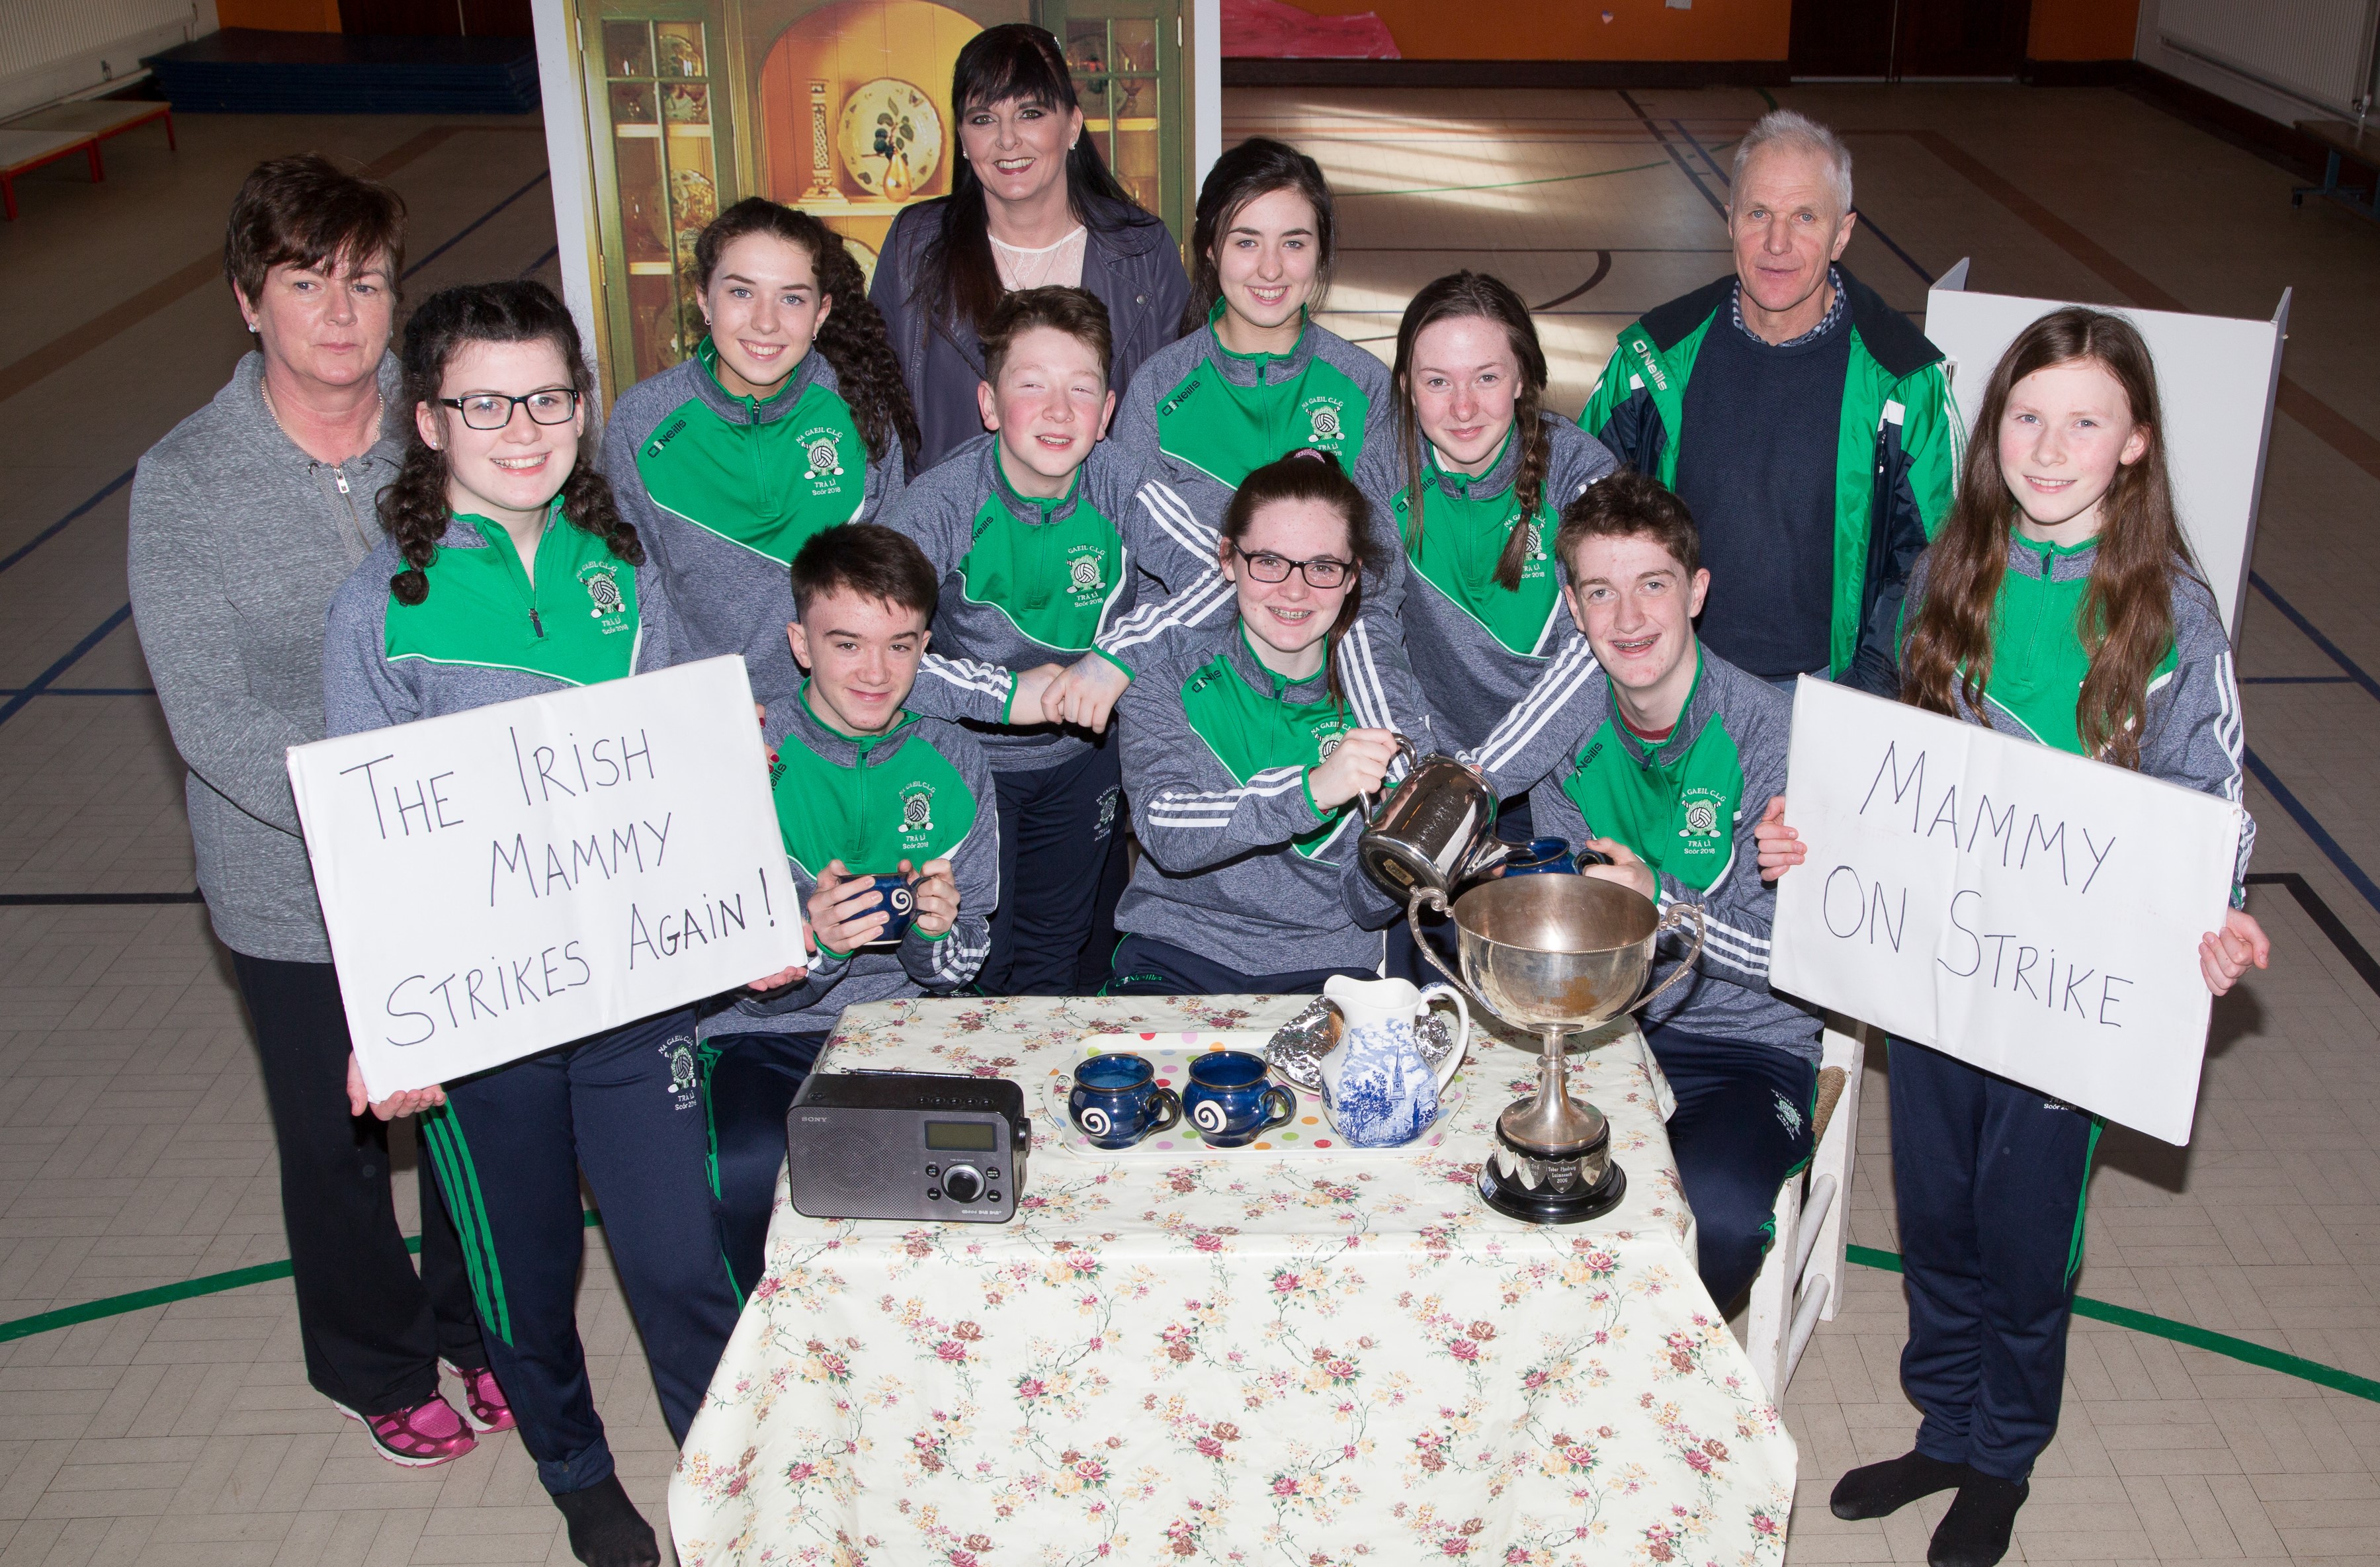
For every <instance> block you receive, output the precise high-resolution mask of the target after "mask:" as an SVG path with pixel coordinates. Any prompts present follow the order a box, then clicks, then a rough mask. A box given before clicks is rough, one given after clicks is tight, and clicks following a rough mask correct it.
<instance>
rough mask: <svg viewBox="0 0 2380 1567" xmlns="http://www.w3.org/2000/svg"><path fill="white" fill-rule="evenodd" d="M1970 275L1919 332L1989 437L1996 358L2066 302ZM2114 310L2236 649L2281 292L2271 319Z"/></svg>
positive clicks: (1936, 294) (2261, 481)
mask: <svg viewBox="0 0 2380 1567" xmlns="http://www.w3.org/2000/svg"><path fill="white" fill-rule="evenodd" d="M1966 279H1967V263H1966V262H1965V261H1961V262H1960V263H1959V264H1958V265H1957V266H1955V267H1953V268H1951V269H1950V271H1949V273H1947V274H1945V276H1944V277H1943V279H1942V281H1941V282H1939V283H1937V284H1936V285H1934V288H1933V291H1932V292H1931V293H1929V294H1928V295H1927V296H1926V297H1925V335H1926V336H1927V337H1928V338H1930V339H1932V340H1933V343H1934V346H1936V347H1937V348H1940V349H1941V350H1942V352H1943V354H1944V355H1945V356H1946V357H1947V358H1948V361H1949V362H1948V363H1947V364H1946V365H1945V367H1944V368H1945V369H1946V370H1948V371H1949V376H1950V392H1951V395H1952V396H1953V397H1955V398H1956V399H1957V401H1958V404H1959V419H1960V421H1961V423H1962V424H1963V425H1964V426H1965V427H1966V430H1967V432H1968V438H1969V439H1970V440H1973V441H1985V440H1989V439H1990V438H1991V435H1990V432H1989V431H1980V430H1977V429H1976V428H1975V413H1976V409H1977V407H1979V406H1980V405H1981V404H1982V402H1983V397H1984V386H1985V383H1987V382H1989V381H1990V380H1991V377H1992V370H1993V369H1994V367H1996V366H1997V365H1998V363H1999V360H2000V355H2001V354H2003V353H2005V352H2006V351H2007V349H2008V346H2009V345H2010V343H2012V342H2014V341H2015V340H2016V335H2017V334H2018V333H2020V332H2022V331H2023V330H2024V329H2025V328H2026V327H2028V326H2030V325H2032V324H2033V323H2034V322H2036V321H2039V320H2040V319H2041V318H2042V317H2043V316H2046V315H2047V314H2048V313H2049V312H2050V311H2052V310H2062V309H2064V308H2065V307H2066V305H2067V304H2068V303H2069V302H2070V301H2067V300H2063V299H2025V298H2017V297H2015V296H2012V295H2007V294H1977V293H1973V292H1970V291H1969V290H1968V289H1967V287H1966ZM2079 302H2081V303H2088V301H2079ZM2092 308H2093V309H2095V310H2113V309H2115V307H2112V306H2106V305H2094V306H2092ZM2117 313H2118V314H2120V315H2122V316H2123V317H2124V318H2125V319H2127V320H2129V321H2130V322H2132V324H2133V325H2135V326H2137V327H2139V328H2140V330H2141V335H2142V336H2143V338H2145V339H2146V340H2147V342H2148V346H2149V352H2150V354H2151V355H2152V356H2154V357H2155V359H2156V368H2157V396H2158V398H2159V399H2160V400H2161V401H2162V402H2163V403H2164V405H2165V421H2166V431H2165V450H2166V462H2167V464H2168V468H2170V470H2171V472H2172V475H2173V492H2174V504H2175V505H2176V507H2177V508H2178V509H2179V510H2180V514H2181V527H2182V531H2183V532H2184V533H2185V534H2186V535H2188V537H2189V539H2190V547H2191V549H2192V552H2193V553H2196V554H2197V556H2198V564H2199V565H2200V566H2201V567H2202V568H2203V569H2204V571H2205V573H2206V577H2207V585H2208V586H2209V587H2211V588H2213V589H2215V601H2216V604H2217V605H2219V606H2220V607H2221V608H2222V611H2223V629H2224V630H2225V631H2227V632H2228V633H2230V636H2231V641H2232V645H2233V646H2235V647H2236V646H2238V645H2239V641H2240V608H2241V606H2242V604H2243V603H2244V602H2245V600H2246V596H2247V591H2248V561H2249V556H2250V553H2252V552H2253V549H2254V547H2255V542H2256V507H2257V504H2258V502H2259V500H2260V498H2261V497H2262V495H2263V492H2264V487H2265V447H2266V445H2267V443H2269V442H2270V440H2271V438H2272V430H2273V401H2274V397H2275V395H2276V394H2277V392H2278V390H2279V387H2280V377H2281V345H2282V343H2283V341H2284V340H2285V339H2286V338H2287V336H2288V329H2289V292H2288V291H2287V290H2284V291H2283V292H2282V294H2281V302H2280V307H2279V308H2278V309H2277V310H2275V311H2274V312H2273V319H2272V320H2270V321H2238V320H2234V319H2232V318H2230V317H2228V316H2193V315H2177V314H2174V313H2173V312H2171V311H2168V310H2130V309H2125V310H2118V311H2117Z"/></svg>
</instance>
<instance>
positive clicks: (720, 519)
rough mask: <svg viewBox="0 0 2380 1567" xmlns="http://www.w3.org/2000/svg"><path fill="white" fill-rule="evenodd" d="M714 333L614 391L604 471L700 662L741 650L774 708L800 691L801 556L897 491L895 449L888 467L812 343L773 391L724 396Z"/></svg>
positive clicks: (755, 690) (755, 687)
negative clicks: (817, 539)
mask: <svg viewBox="0 0 2380 1567" xmlns="http://www.w3.org/2000/svg"><path fill="white" fill-rule="evenodd" d="M717 362H718V354H717V351H716V350H715V349H714V348H713V347H712V346H711V345H710V339H709V338H705V339H703V342H702V345H701V346H700V347H698V349H697V350H696V351H695V355H694V357H693V358H689V359H686V360H685V361H683V362H681V363H679V364H676V365H674V366H672V367H671V368H670V369H668V370H663V371H662V372H661V373H660V374H659V375H655V376H651V377H650V378H648V379H646V380H644V381H641V382H638V383H637V384H636V385H634V386H632V387H630V388H628V390H627V391H625V392H624V393H622V394H621V395H620V400H619V403H618V404H617V406H615V407H613V410H612V420H611V424H610V426H609V427H608V429H607V430H606V431H605V434H604V440H603V471H604V474H605V476H606V477H607V478H609V479H610V480H611V481H612V488H613V492H614V493H615V494H616V495H617V496H618V499H619V505H620V510H621V513H622V515H624V516H626V518H627V519H628V520H629V521H630V522H632V523H634V524H635V525H636V528H637V537H638V538H639V539H641V540H643V541H644V545H645V553H647V554H648V555H649V556H650V557H651V559H652V561H653V563H654V564H655V565H658V566H659V567H660V568H661V573H662V577H663V579H664V580H666V581H667V582H668V584H669V592H670V597H671V600H672V601H673V602H674V604H675V605H676V606H677V610H678V613H679V615H680V616H681V617H682V619H683V621H684V623H685V627H686V647H687V649H688V650H689V652H690V655H691V656H692V657H695V658H713V657H716V656H718V655H719V654H722V653H741V654H743V655H744V662H745V664H746V665H747V667H748V668H749V669H750V671H751V674H752V695H753V696H754V697H755V698H757V699H759V701H762V702H765V703H767V704H768V706H769V707H770V708H771V710H772V711H773V710H774V709H775V708H776V707H777V706H778V705H779V704H781V703H783V702H784V701H786V700H789V699H790V698H792V696H793V694H794V693H795V691H796V690H797V689H799V688H800V686H801V683H802V674H801V671H800V669H799V668H798V667H797V666H796V665H795V662H794V655H793V650H792V649H791V648H790V647H788V646H787V645H786V641H785V627H786V626H787V625H788V624H790V623H791V622H792V621H793V619H794V589H793V581H792V578H791V577H790V576H789V575H788V572H787V567H788V566H790V565H792V563H793V559H794V554H795V552H796V551H798V550H799V549H800V548H801V547H802V546H803V545H804V544H805V543H807V542H808V541H809V539H810V536H811V535H812V534H814V533H817V532H818V531H820V529H821V528H832V527H833V526H834V525H835V524H837V523H841V522H865V521H868V520H869V519H871V518H872V517H874V516H875V515H876V511H877V508H878V507H879V506H880V505H882V504H884V501H885V498H886V497H887V496H889V495H891V494H892V493H893V492H896V491H898V490H899V489H900V488H901V484H902V481H903V477H904V474H903V468H902V459H901V455H900V450H899V448H898V446H897V445H896V446H895V447H894V449H893V450H892V451H890V452H888V453H886V454H885V457H884V460H883V461H882V462H880V463H874V462H870V461H869V460H868V446H867V443H865V442H863V441H862V440H861V439H860V437H859V426H858V424H857V422H856V420H855V419H853V417H852V412H851V408H850V406H849V405H848V404H846V403H844V400H843V396H842V394H841V393H839V392H838V391H837V390H836V389H835V376H834V367H833V366H832V365H830V364H828V363H827V362H826V359H825V358H824V357H822V356H821V355H820V353H819V351H818V350H817V349H816V348H813V349H811V350H810V351H809V353H808V355H807V356H806V357H805V358H803V360H802V362H801V363H800V364H799V365H797V366H795V369H794V372H793V374H791V375H790V376H788V377H786V378H785V384H784V386H783V389H782V390H780V391H778V392H777V393H776V394H775V395H772V396H768V397H735V396H730V395H728V393H727V391H726V389H725V388H724V387H722V386H721V385H720V384H719V380H718V376H717V374H716V373H715V371H714V369H713V367H714V366H715V365H716V364H717Z"/></svg>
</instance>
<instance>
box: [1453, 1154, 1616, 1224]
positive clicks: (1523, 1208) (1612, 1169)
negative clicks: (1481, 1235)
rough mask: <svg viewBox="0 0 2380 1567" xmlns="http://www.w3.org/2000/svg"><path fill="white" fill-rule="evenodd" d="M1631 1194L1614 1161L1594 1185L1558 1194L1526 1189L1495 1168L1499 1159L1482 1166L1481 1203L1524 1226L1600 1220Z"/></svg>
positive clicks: (1543, 1188) (1545, 1188) (1492, 1157)
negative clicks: (1518, 1221) (1622, 1198)
mask: <svg viewBox="0 0 2380 1567" xmlns="http://www.w3.org/2000/svg"><path fill="white" fill-rule="evenodd" d="M1627 1195H1628V1172H1626V1171H1624V1170H1622V1169H1621V1168H1620V1166H1619V1164H1618V1163H1617V1162H1616V1161H1615V1162H1613V1163H1609V1164H1607V1165H1605V1166H1604V1167H1603V1178H1602V1179H1601V1180H1599V1181H1597V1182H1596V1183H1595V1184H1593V1185H1591V1186H1573V1187H1572V1188H1571V1189H1570V1190H1569V1191H1566V1192H1557V1191H1555V1190H1554V1189H1553V1188H1552V1187H1551V1186H1549V1185H1547V1184H1543V1183H1542V1182H1541V1183H1539V1184H1537V1185H1536V1186H1535V1187H1530V1186H1524V1185H1523V1184H1521V1183H1520V1182H1519V1181H1517V1180H1513V1179H1509V1178H1507V1177H1506V1176H1505V1175H1504V1174H1503V1172H1501V1171H1500V1170H1499V1169H1497V1167H1496V1156H1495V1155H1494V1154H1492V1153H1491V1154H1489V1155H1488V1161H1487V1162H1486V1163H1485V1164H1482V1165H1481V1166H1480V1167H1479V1200H1480V1201H1482V1202H1484V1203H1486V1204H1487V1205H1488V1207H1489V1208H1492V1209H1495V1210H1496V1211H1497V1212H1499V1213H1501V1214H1506V1215H1509V1216H1510V1217H1512V1218H1514V1219H1518V1220H1520V1221H1522V1222H1523V1223H1525V1224H1582V1223H1585V1221H1587V1220H1590V1219H1600V1218H1602V1217H1603V1216H1604V1215H1605V1214H1607V1213H1609V1212H1610V1211H1611V1210H1612V1209H1615V1208H1617V1207H1619V1206H1620V1199H1621V1197H1626V1196H1627Z"/></svg>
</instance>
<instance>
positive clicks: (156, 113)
mask: <svg viewBox="0 0 2380 1567" xmlns="http://www.w3.org/2000/svg"><path fill="white" fill-rule="evenodd" d="M159 120H163V121H164V122H165V146H166V148H167V150H168V151H179V149H180V143H179V142H178V141H177V140H176V138H175V135H174V105H173V104H171V103H158V102H156V101H155V100H153V99H152V100H140V99H131V100H125V99H107V98H95V99H92V100H91V101H89V102H87V103H54V104H52V105H51V106H50V107H48V108H46V109H36V110H34V111H33V112H32V113H31V114H30V115H19V116H18V118H16V119H13V120H10V121H9V122H8V123H7V124H6V125H5V126H0V209H5V211H6V214H7V217H8V220H9V221H10V222H12V223H13V222H15V221H16V217H17V176H18V175H20V174H26V173H29V172H30V171H31V170H34V169H37V168H40V167H41V166H42V164H55V163H57V162H58V161H59V160H61V159H64V158H71V157H73V156H74V155H75V154H76V153H77V152H80V153H82V154H83V155H84V157H86V158H87V159H89V160H90V163H91V183H93V184H94V185H95V184H97V183H99V182H100V181H102V180H103V179H105V178H106V177H107V164H106V163H105V162H104V161H103V159H102V158H101V156H100V152H99V144H100V143H101V142H103V141H104V140H107V139H108V138H109V137H111V136H122V135H123V134H124V133H125V132H126V131H128V130H138V129H139V128H140V127H142V126H144V125H153V124H155V123H156V122H157V121H159Z"/></svg>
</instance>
